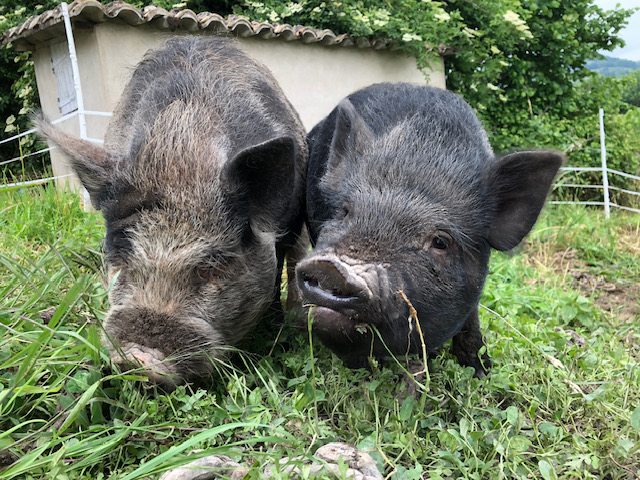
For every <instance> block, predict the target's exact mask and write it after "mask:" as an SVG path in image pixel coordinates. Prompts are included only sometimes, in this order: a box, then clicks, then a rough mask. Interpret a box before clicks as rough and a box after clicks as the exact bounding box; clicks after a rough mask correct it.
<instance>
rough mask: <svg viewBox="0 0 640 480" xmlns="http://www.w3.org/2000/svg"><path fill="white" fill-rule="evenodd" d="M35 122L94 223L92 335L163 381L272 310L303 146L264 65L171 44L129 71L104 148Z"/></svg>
mask: <svg viewBox="0 0 640 480" xmlns="http://www.w3.org/2000/svg"><path fill="white" fill-rule="evenodd" d="M40 129H41V131H42V132H43V133H44V135H45V136H46V137H47V138H48V139H49V140H50V141H51V142H53V143H54V144H57V145H58V146H59V147H60V148H62V150H63V151H64V152H65V153H66V154H67V156H68V157H69V160H70V164H71V166H72V167H73V169H74V170H75V172H76V173H77V174H78V176H79V178H80V180H81V181H82V183H83V185H84V186H85V188H86V189H87V190H88V192H89V194H90V197H91V202H92V203H93V205H94V206H95V208H97V209H98V210H100V211H101V212H102V214H103V216H104V219H105V224H106V238H105V251H106V260H107V266H108V281H109V283H110V285H111V289H110V291H109V303H110V309H109V312H108V313H107V315H106V318H105V319H104V331H105V338H104V343H105V345H106V346H107V347H108V348H109V349H110V351H111V356H112V359H113V360H114V361H115V362H117V363H124V364H126V365H129V364H130V365H131V366H136V365H142V366H143V367H144V368H145V370H146V373H147V374H148V375H149V377H150V378H151V379H152V380H155V381H156V382H158V383H160V384H161V385H164V386H165V387H168V388H172V387H173V386H175V385H177V384H180V383H182V382H184V381H199V380H206V379H208V378H209V377H211V375H212V373H213V372H214V370H215V361H216V360H217V359H219V358H221V357H222V356H223V355H224V353H225V351H226V350H228V349H229V347H230V346H234V345H237V343H238V342H239V341H240V340H241V339H242V338H243V337H244V336H245V335H246V334H247V332H249V331H250V330H251V329H252V327H254V326H255V324H256V322H258V320H259V319H260V318H261V316H263V314H264V313H265V311H266V310H267V309H268V308H269V306H270V305H275V308H278V307H279V294H280V289H279V287H280V273H281V269H282V265H283V260H284V256H285V253H286V251H287V250H288V249H289V248H290V247H291V246H292V245H293V244H294V243H295V241H296V239H297V237H298V233H299V232H300V229H301V225H302V214H303V205H302V199H303V196H304V176H305V169H306V166H305V164H306V157H307V148H306V141H305V133H304V129H303V127H302V124H301V123H300V120H299V118H298V116H297V114H296V113H295V111H294V110H293V108H292V107H291V105H290V104H289V102H288V101H287V100H286V99H285V97H284V94H283V93H282V91H281V90H280V88H279V86H278V85H277V83H276V81H275V79H274V78H273V77H272V75H271V74H270V72H269V71H268V70H267V69H266V67H264V66H263V65H261V64H258V63H257V62H255V61H253V60H252V59H251V58H249V57H248V56H247V55H246V54H244V53H243V52H242V51H241V50H240V49H239V48H238V47H237V46H236V44H235V43H234V42H233V41H231V40H227V39H222V38H209V39H205V38H195V37H191V38H177V39H172V40H169V41H168V42H167V43H166V44H165V45H164V46H162V47H161V48H159V49H156V50H152V51H150V52H148V53H147V54H146V55H145V57H144V59H143V60H142V61H141V63H140V64H139V65H138V66H137V68H136V69H135V71H134V72H133V76H132V79H131V81H130V83H129V84H128V86H127V87H126V88H125V91H124V94H123V96H122V99H121V100H120V103H119V105H118V106H117V108H116V110H115V112H114V116H113V119H112V121H111V123H110V125H109V128H108V130H107V133H106V136H105V143H104V148H103V147H101V146H98V145H95V144H93V143H91V142H88V141H85V140H80V139H77V138H74V137H71V136H69V135H66V134H64V133H62V132H61V131H60V130H57V129H55V128H54V127H52V126H51V125H50V124H48V123H47V122H45V121H42V122H40Z"/></svg>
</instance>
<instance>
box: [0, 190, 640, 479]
mask: <svg viewBox="0 0 640 480" xmlns="http://www.w3.org/2000/svg"><path fill="white" fill-rule="evenodd" d="M0 232H1V237H0V334H1V335H2V336H1V340H0V478H2V479H18V478H19V479H41V478H46V479H114V480H115V479H118V480H125V479H126V480H133V479H142V478H157V476H158V475H159V473H160V472H161V471H164V470H166V469H169V468H171V467H175V466H177V465H180V464H184V463H185V462H188V461H190V460H192V459H194V458H195V457H196V456H204V455H209V454H212V453H224V454H226V455H229V456H231V457H232V458H234V459H235V460H236V461H239V462H240V463H242V464H243V465H245V466H247V467H248V468H249V474H248V476H247V478H252V479H256V478H260V475H261V472H262V469H263V468H264V466H265V465H267V464H268V463H270V462H273V461H275V460H278V459H282V458H284V457H287V458H290V459H291V458H294V457H296V456H299V455H303V456H308V455H310V454H312V453H313V452H314V451H315V449H317V448H318V447H319V446H321V445H323V444H326V443H329V442H332V441H346V442H349V443H352V444H355V445H357V446H358V447H359V448H361V449H363V450H366V451H368V452H369V453H370V454H371V455H372V456H373V457H374V459H375V460H376V462H377V464H378V467H379V468H380V470H381V471H382V472H384V474H385V476H386V477H387V478H397V479H419V478H431V479H460V478H464V479H501V478H509V479H511V478H519V479H520V478H521V479H528V478H543V479H545V480H551V479H611V480H614V479H628V478H637V477H638V475H639V470H638V466H639V465H640V442H639V439H640V369H639V366H638V362H639V361H640V331H639V329H638V321H639V320H640V314H639V312H640V308H639V307H640V305H639V303H638V297H639V296H640V292H639V290H638V288H637V286H638V284H640V262H638V254H639V253H640V216H638V215H636V216H632V215H625V214H622V213H618V212H616V213H615V215H614V217H613V218H612V219H611V220H608V221H607V220H605V219H604V218H603V216H602V214H601V213H600V212H598V211H596V210H585V209H582V208H576V207H568V206H550V207H549V208H548V209H547V210H546V212H545V213H544V214H543V216H542V218H541V220H540V222H539V223H538V225H537V227H536V229H535V231H534V232H533V233H532V234H531V235H530V236H529V238H528V240H527V241H526V242H525V244H524V245H523V246H522V247H521V248H520V249H519V250H518V251H517V252H515V253H512V254H502V253H501V254H495V255H494V257H493V259H492V262H491V273H490V275H489V277H488V279H487V285H486V288H485V293H484V296H483V299H482V304H483V308H482V310H481V321H482V324H483V330H484V332H485V334H486V340H487V349H488V352H489V354H490V355H491V357H492V360H493V364H494V366H493V368H492V370H491V372H490V373H489V375H488V376H487V377H486V378H484V379H476V378H473V371H472V370H471V369H470V368H463V367H461V366H460V365H458V364H457V363H456V361H455V360H454V359H453V357H452V356H451V355H450V354H449V353H448V352H447V349H446V348H445V349H444V350H443V352H442V353H441V354H439V355H438V356H437V357H436V358H433V359H431V360H430V362H429V375H428V376H427V377H426V380H420V379H419V378H414V377H412V376H411V375H407V374H406V366H405V359H404V358H399V359H398V361H397V362H393V361H388V362H379V363H377V364H375V365H374V368H373V371H372V373H368V372H365V371H351V370H348V369H346V368H345V367H344V366H343V365H342V364H341V362H340V361H339V360H338V359H336V358H335V357H334V356H332V355H331V354H330V352H329V351H328V350H326V349H324V348H323V347H322V346H321V345H318V343H317V342H314V344H313V347H310V342H309V338H308V336H307V329H306V327H305V326H302V327H299V326H296V324H298V325H304V322H300V321H299V320H297V321H295V320H294V319H293V318H289V319H288V320H289V322H288V324H287V325H285V326H284V327H283V328H282V329H281V330H280V331H274V330H273V329H270V328H268V327H267V326H261V327H259V329H258V332H256V334H255V335H254V337H253V338H250V339H248V342H247V344H246V346H245V347H244V348H245V349H246V350H247V351H251V352H254V353H251V354H249V353H243V354H240V353H238V354H234V355H231V356H230V357H229V359H228V362H227V363H225V364H222V365H221V368H220V372H219V375H218V378H217V379H216V381H215V382H214V383H213V384H212V386H211V388H210V389H209V390H202V389H197V390H196V389H194V388H191V387H189V386H186V387H180V388H178V389H177V390H176V391H175V392H172V393H169V394H167V393H163V392H161V391H157V390H156V389H155V388H154V387H153V385H150V384H149V382H147V381H146V379H145V377H144V376H142V375H140V374H139V372H137V371H135V370H134V371H127V372H119V371H117V370H114V369H113V368H112V366H111V365H110V362H109V358H108V355H107V353H106V350H105V349H104V348H103V347H101V345H100V332H101V319H102V318H103V317H104V313H105V311H106V309H107V304H106V292H105V286H104V285H103V282H102V276H101V271H102V267H101V260H100V255H99V253H98V252H99V250H100V243H101V237H102V235H103V227H102V220H101V218H100V216H99V215H98V214H96V213H86V212H83V210H82V208H81V205H80V203H79V200H78V198H77V197H76V196H75V195H73V194H70V193H67V192H56V191H54V190H51V189H48V188H42V187H38V188H34V189H28V190H23V191H11V192H0ZM276 330H277V329H276ZM426 334H428V332H427V333H426ZM194 451H195V452H196V453H192V452H194ZM295 461H296V460H289V462H290V463H291V462H295ZM274 476H275V478H289V477H287V474H286V473H275V474H274ZM301 478H311V477H310V475H309V474H308V473H305V471H304V470H303V473H302V476H301Z"/></svg>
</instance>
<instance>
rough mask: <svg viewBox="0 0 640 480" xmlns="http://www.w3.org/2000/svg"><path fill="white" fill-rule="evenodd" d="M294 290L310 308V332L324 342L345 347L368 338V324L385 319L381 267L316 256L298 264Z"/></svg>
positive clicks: (338, 258)
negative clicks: (311, 326)
mask: <svg viewBox="0 0 640 480" xmlns="http://www.w3.org/2000/svg"><path fill="white" fill-rule="evenodd" d="M296 276H297V282H298V288H299V289H300V292H301V295H302V298H303V299H304V302H305V303H306V304H307V305H309V306H311V313H310V315H311V317H312V319H313V324H312V325H313V331H314V333H316V334H318V335H319V337H320V338H321V339H322V340H323V342H325V343H329V344H333V345H335V344H341V345H344V346H345V347H347V346H348V345H352V344H353V343H354V342H355V343H358V342H360V341H363V340H364V339H365V338H369V339H370V335H368V334H367V333H368V331H369V328H368V324H374V325H375V324H379V323H380V319H381V318H385V313H387V312H384V310H385V308H384V306H383V305H384V303H385V300H384V299H383V297H386V291H388V290H389V289H388V288H387V285H388V279H387V273H386V271H385V269H384V267H383V266H381V265H374V264H367V263H363V262H360V261H358V260H355V259H351V258H348V257H345V256H340V257H339V256H337V255H335V254H320V255H318V256H314V257H311V258H308V259H306V260H304V261H303V262H301V263H300V264H299V265H298V269H297V271H296Z"/></svg>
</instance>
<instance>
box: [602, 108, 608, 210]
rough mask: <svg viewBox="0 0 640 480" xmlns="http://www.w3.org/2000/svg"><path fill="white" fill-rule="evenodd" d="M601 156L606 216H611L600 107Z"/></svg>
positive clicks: (605, 149)
mask: <svg viewBox="0 0 640 480" xmlns="http://www.w3.org/2000/svg"><path fill="white" fill-rule="evenodd" d="M600 157H601V159H602V190H603V193H604V216H605V217H606V218H609V214H610V205H609V174H608V171H607V148H606V147H605V143H604V110H603V109H602V108H601V109H600Z"/></svg>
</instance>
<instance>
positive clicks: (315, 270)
mask: <svg viewBox="0 0 640 480" xmlns="http://www.w3.org/2000/svg"><path fill="white" fill-rule="evenodd" d="M296 278H297V281H298V288H299V289H300V293H301V295H302V297H303V299H304V301H305V303H307V304H313V305H317V306H321V307H326V308H329V309H332V310H336V311H339V312H342V313H344V314H346V315H354V314H356V313H357V311H358V309H360V308H362V307H363V306H364V305H365V303H366V302H368V301H369V300H370V299H371V290H370V289H369V287H368V286H367V284H366V282H365V281H364V280H363V279H362V278H360V277H359V276H358V275H357V274H355V272H353V271H352V267H350V266H349V265H347V264H345V263H344V262H342V261H340V260H338V259H337V258H331V257H317V258H311V259H308V260H305V261H303V262H301V263H300V264H299V265H298V268H297V272H296Z"/></svg>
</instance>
